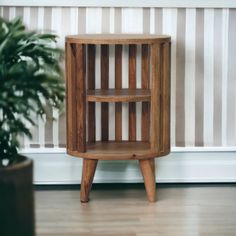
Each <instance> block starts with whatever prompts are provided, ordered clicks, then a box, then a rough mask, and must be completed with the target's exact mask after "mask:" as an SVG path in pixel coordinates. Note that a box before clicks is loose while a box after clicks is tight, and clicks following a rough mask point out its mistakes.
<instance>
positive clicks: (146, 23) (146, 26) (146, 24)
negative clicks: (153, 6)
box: [143, 8, 150, 34]
mask: <svg viewBox="0 0 236 236" xmlns="http://www.w3.org/2000/svg"><path fill="white" fill-rule="evenodd" d="M143 33H144V34H149V33H150V8H143Z"/></svg>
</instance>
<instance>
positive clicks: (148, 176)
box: [139, 159, 156, 202]
mask: <svg viewBox="0 0 236 236" xmlns="http://www.w3.org/2000/svg"><path fill="white" fill-rule="evenodd" d="M139 165H140V169H141V172H142V175H143V179H144V184H145V188H146V192H147V198H148V201H150V202H155V201H156V178H155V159H148V160H140V161H139Z"/></svg>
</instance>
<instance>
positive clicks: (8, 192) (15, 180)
mask: <svg viewBox="0 0 236 236" xmlns="http://www.w3.org/2000/svg"><path fill="white" fill-rule="evenodd" d="M32 181H33V162H32V160H30V159H28V158H26V157H24V158H23V160H22V161H20V162H19V163H17V164H14V165H11V166H9V167H6V168H0V235H1V236H33V235H34V197H33V184H32Z"/></svg>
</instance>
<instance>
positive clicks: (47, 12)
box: [44, 7, 52, 31]
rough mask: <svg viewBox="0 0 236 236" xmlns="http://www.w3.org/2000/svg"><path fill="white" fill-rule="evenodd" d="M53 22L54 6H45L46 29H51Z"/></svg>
mask: <svg viewBox="0 0 236 236" xmlns="http://www.w3.org/2000/svg"><path fill="white" fill-rule="evenodd" d="M51 24H52V8H51V7H45V8H44V30H45V31H51V27H52V26H51Z"/></svg>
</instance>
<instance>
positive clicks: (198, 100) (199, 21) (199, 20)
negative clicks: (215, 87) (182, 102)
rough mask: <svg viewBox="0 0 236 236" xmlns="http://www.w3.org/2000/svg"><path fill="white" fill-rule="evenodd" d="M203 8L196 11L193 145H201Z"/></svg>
mask: <svg viewBox="0 0 236 236" xmlns="http://www.w3.org/2000/svg"><path fill="white" fill-rule="evenodd" d="M203 55H204V9H197V11H196V49H195V56H196V58H195V63H196V67H195V73H196V74H195V80H196V81H195V96H196V97H195V109H196V110H195V146H203V109H204V107H203V106H204V103H203V91H204V60H203Z"/></svg>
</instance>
